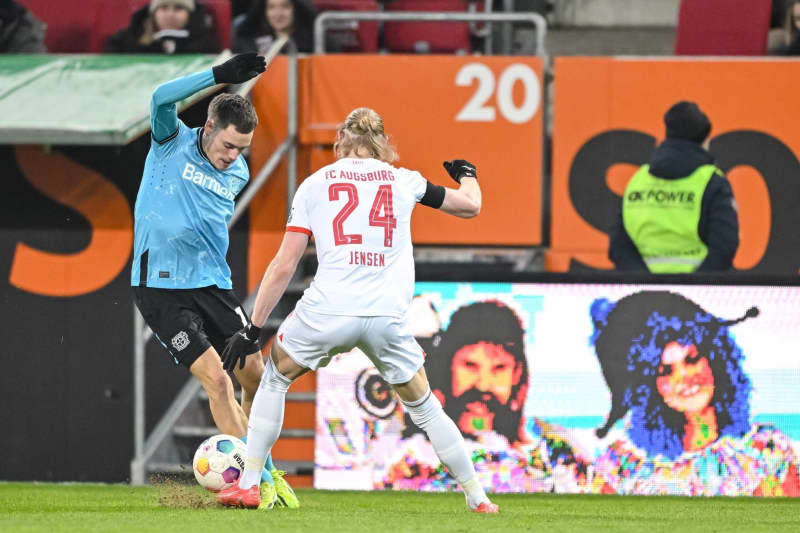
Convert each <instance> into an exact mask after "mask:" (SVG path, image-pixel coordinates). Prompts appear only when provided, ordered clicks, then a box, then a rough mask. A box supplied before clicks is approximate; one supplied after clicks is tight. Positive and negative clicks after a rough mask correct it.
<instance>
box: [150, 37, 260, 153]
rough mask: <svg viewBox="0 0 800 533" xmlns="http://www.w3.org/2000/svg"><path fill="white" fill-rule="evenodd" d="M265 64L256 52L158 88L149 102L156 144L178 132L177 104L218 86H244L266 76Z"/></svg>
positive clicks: (239, 56) (242, 55)
mask: <svg viewBox="0 0 800 533" xmlns="http://www.w3.org/2000/svg"><path fill="white" fill-rule="evenodd" d="M265 68H266V62H265V60H264V58H263V57H261V56H258V55H256V53H255V52H249V53H246V54H239V55H236V56H233V57H232V58H230V59H228V60H227V61H225V62H224V63H222V64H220V65H217V66H216V67H213V68H210V69H208V70H204V71H202V72H197V73H195V74H189V75H188V76H183V77H181V78H177V79H175V80H172V81H168V82H166V83H163V84H161V85H159V86H158V87H156V90H155V91H153V97H152V98H151V100H150V127H151V128H152V130H153V138H154V139H155V140H156V141H157V142H163V141H165V140H167V139H169V138H170V137H171V136H172V135H174V134H175V132H176V131H177V130H178V108H177V106H176V104H177V103H178V102H180V101H181V100H183V99H184V98H188V97H190V96H191V95H193V94H194V93H196V92H198V91H201V90H203V89H205V88H207V87H212V86H214V85H217V84H218V83H242V82H245V81H247V80H249V79H250V78H253V77H255V76H258V75H259V74H260V73H262V72H264V69H265Z"/></svg>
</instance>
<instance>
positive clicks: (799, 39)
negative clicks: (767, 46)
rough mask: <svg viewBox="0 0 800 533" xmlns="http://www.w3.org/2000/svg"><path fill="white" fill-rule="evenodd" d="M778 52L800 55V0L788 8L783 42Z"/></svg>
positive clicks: (780, 53) (787, 54)
mask: <svg viewBox="0 0 800 533" xmlns="http://www.w3.org/2000/svg"><path fill="white" fill-rule="evenodd" d="M781 45H782V46H780V47H779V48H778V49H777V50H776V53H777V54H779V55H786V56H797V55H800V0H795V1H794V2H792V3H791V5H790V6H789V8H788V9H787V10H786V18H785V23H784V34H783V42H782V43H781Z"/></svg>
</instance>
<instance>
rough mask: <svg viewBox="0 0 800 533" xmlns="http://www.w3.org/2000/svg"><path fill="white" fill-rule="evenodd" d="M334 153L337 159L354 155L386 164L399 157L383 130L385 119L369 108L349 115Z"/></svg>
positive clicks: (354, 111)
mask: <svg viewBox="0 0 800 533" xmlns="http://www.w3.org/2000/svg"><path fill="white" fill-rule="evenodd" d="M333 151H334V153H335V154H336V156H337V157H347V156H348V155H349V154H350V153H353V154H355V155H356V157H371V158H374V159H380V160H381V161H385V162H386V163H391V162H393V161H396V160H397V159H398V157H399V156H398V155H397V150H395V147H394V146H392V145H391V144H389V138H388V137H387V136H386V133H385V132H384V130H383V119H382V118H381V116H380V115H379V114H378V113H376V112H375V111H373V110H372V109H370V108H368V107H359V108H357V109H354V110H352V111H351V112H350V114H349V115H347V118H346V119H344V123H342V125H341V126H339V131H338V132H337V134H336V142H334V143H333Z"/></svg>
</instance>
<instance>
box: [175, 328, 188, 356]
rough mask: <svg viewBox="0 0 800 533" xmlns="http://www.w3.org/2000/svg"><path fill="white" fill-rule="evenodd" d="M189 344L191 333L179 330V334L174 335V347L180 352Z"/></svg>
mask: <svg viewBox="0 0 800 533" xmlns="http://www.w3.org/2000/svg"><path fill="white" fill-rule="evenodd" d="M187 346H189V334H188V333H186V332H185V331H179V332H178V334H177V335H175V336H174V337H172V347H173V348H175V349H176V350H178V351H179V352H180V351H181V350H183V349H184V348H186V347H187Z"/></svg>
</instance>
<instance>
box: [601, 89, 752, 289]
mask: <svg viewBox="0 0 800 533" xmlns="http://www.w3.org/2000/svg"><path fill="white" fill-rule="evenodd" d="M664 124H665V125H666V139H665V140H664V141H663V142H662V143H661V144H660V145H659V146H658V147H657V148H656V149H655V151H654V152H653V155H652V156H651V158H650V162H649V163H647V164H646V165H642V166H641V167H639V170H637V172H636V173H635V174H634V175H633V177H632V178H631V179H630V181H629V182H628V185H627V187H626V188H625V193H624V195H623V197H622V205H621V208H620V211H619V215H618V216H617V219H616V221H615V223H614V226H613V227H612V229H611V234H610V246H609V250H608V256H609V259H611V261H612V262H613V263H614V265H615V266H616V267H617V270H628V271H643V272H645V271H649V272H653V273H657V274H680V273H691V272H721V271H726V270H731V269H732V268H733V256H734V255H735V254H736V250H737V248H738V247H739V219H738V215H737V213H736V201H735V200H734V197H733V191H732V190H731V185H730V183H729V182H728V180H727V179H726V178H725V174H724V173H723V172H722V171H721V170H720V169H719V168H717V167H716V166H714V158H713V157H712V155H711V154H710V153H709V152H708V135H709V133H710V132H711V122H710V121H709V119H708V117H707V116H706V114H705V113H703V112H702V111H701V110H700V108H699V107H698V106H697V104H695V103H694V102H685V101H682V102H678V103H676V104H675V105H673V106H672V107H670V108H669V110H668V111H667V112H666V114H665V115H664Z"/></svg>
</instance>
